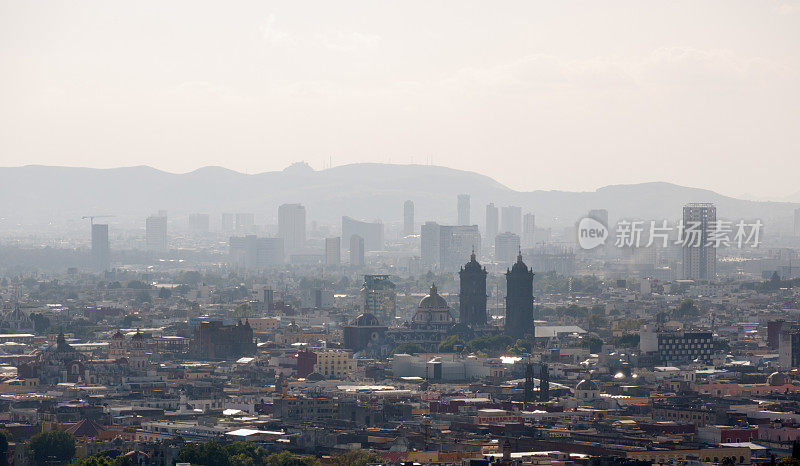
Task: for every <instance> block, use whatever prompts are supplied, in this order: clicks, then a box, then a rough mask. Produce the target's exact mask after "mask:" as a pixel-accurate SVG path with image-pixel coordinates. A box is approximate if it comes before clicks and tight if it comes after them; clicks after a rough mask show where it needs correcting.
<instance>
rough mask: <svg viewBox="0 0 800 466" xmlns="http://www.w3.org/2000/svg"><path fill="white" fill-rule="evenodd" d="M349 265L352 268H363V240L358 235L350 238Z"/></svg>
mask: <svg viewBox="0 0 800 466" xmlns="http://www.w3.org/2000/svg"><path fill="white" fill-rule="evenodd" d="M350 265H351V266H352V267H363V266H364V238H362V237H360V236H358V235H351V236H350Z"/></svg>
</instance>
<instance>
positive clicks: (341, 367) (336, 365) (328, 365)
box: [314, 350, 356, 379]
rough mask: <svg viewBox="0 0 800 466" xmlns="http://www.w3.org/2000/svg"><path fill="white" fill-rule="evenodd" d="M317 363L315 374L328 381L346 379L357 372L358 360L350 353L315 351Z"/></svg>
mask: <svg viewBox="0 0 800 466" xmlns="http://www.w3.org/2000/svg"><path fill="white" fill-rule="evenodd" d="M315 354H316V355H317V363H316V364H314V372H317V373H319V374H320V375H322V376H324V377H325V378H326V379H345V378H347V377H348V375H350V374H352V373H354V372H355V370H356V360H355V359H353V357H352V356H353V354H352V353H351V352H349V351H342V350H323V351H315Z"/></svg>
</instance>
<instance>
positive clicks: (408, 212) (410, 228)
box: [403, 201, 414, 236]
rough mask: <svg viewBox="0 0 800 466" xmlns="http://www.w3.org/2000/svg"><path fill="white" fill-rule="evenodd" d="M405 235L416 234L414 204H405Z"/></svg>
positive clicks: (407, 202)
mask: <svg viewBox="0 0 800 466" xmlns="http://www.w3.org/2000/svg"><path fill="white" fill-rule="evenodd" d="M403 234H404V235H405V236H408V235H413V234H414V202H413V201H406V202H404V203H403Z"/></svg>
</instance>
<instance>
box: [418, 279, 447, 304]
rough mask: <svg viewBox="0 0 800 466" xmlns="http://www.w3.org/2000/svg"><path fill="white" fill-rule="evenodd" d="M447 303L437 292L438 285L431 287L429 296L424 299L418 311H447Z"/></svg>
mask: <svg viewBox="0 0 800 466" xmlns="http://www.w3.org/2000/svg"><path fill="white" fill-rule="evenodd" d="M447 308H448V306H447V301H445V300H444V298H442V297H441V296H439V293H438V292H437V290H436V285H431V291H430V293H428V296H425V297H424V298H422V301H420V302H419V306H417V309H447Z"/></svg>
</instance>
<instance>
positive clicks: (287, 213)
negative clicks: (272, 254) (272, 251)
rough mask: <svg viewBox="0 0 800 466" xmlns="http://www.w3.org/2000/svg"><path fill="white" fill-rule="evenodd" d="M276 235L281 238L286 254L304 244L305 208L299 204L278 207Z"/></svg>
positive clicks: (301, 247)
mask: <svg viewBox="0 0 800 466" xmlns="http://www.w3.org/2000/svg"><path fill="white" fill-rule="evenodd" d="M278 237H280V238H283V247H284V249H285V250H286V253H287V254H291V253H293V252H297V251H299V250H301V249H303V248H304V247H305V246H306V208H305V207H304V206H302V205H301V204H283V205H281V206H280V207H278Z"/></svg>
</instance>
